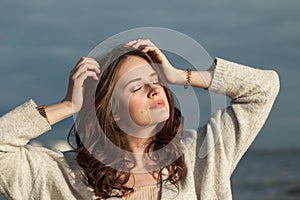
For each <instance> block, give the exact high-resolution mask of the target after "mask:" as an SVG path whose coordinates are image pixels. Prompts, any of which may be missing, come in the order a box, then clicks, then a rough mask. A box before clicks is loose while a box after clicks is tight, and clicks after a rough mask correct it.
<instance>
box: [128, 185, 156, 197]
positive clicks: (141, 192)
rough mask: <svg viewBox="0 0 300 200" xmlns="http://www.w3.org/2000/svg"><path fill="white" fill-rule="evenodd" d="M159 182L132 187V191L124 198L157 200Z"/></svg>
mask: <svg viewBox="0 0 300 200" xmlns="http://www.w3.org/2000/svg"><path fill="white" fill-rule="evenodd" d="M160 187H161V185H160V184H152V185H145V186H138V187H134V192H133V193H131V194H129V195H128V196H126V197H124V198H125V199H126V200H141V199H147V200H159V199H160Z"/></svg>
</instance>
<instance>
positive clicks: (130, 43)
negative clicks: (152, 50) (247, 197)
mask: <svg viewBox="0 0 300 200" xmlns="http://www.w3.org/2000/svg"><path fill="white" fill-rule="evenodd" d="M136 43H137V40H132V41H130V42H128V43H127V44H126V45H127V46H132V45H134V44H136Z"/></svg>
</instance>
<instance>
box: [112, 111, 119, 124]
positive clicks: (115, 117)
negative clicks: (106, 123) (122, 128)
mask: <svg viewBox="0 0 300 200" xmlns="http://www.w3.org/2000/svg"><path fill="white" fill-rule="evenodd" d="M113 117H114V120H115V121H116V122H117V121H120V117H119V115H117V114H114V113H113Z"/></svg>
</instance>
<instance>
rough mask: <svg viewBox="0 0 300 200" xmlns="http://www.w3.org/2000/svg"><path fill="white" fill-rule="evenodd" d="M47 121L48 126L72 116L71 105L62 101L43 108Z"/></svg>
mask: <svg viewBox="0 0 300 200" xmlns="http://www.w3.org/2000/svg"><path fill="white" fill-rule="evenodd" d="M45 112H46V115H47V119H48V121H49V124H50V125H53V124H55V123H57V122H59V121H62V120H64V119H66V118H68V117H70V116H72V114H73V109H72V104H71V102H68V101H62V102H60V103H57V104H53V105H50V106H47V107H46V108H45Z"/></svg>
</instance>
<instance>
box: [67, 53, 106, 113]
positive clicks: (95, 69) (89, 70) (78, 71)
mask: <svg viewBox="0 0 300 200" xmlns="http://www.w3.org/2000/svg"><path fill="white" fill-rule="evenodd" d="M97 74H100V66H99V64H98V62H97V61H96V60H95V59H94V58H87V57H82V58H81V59H80V60H79V61H78V62H77V64H76V66H75V67H74V69H73V70H72V71H71V72H70V77H69V84H68V90H67V94H66V96H65V98H64V99H63V100H62V102H64V103H65V104H67V105H68V106H70V107H71V108H72V112H73V114H74V113H76V112H78V111H79V110H80V109H81V107H82V104H83V89H84V87H83V84H84V81H85V80H86V79H87V78H88V77H91V78H93V79H94V80H96V81H98V76H97Z"/></svg>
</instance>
